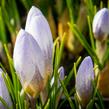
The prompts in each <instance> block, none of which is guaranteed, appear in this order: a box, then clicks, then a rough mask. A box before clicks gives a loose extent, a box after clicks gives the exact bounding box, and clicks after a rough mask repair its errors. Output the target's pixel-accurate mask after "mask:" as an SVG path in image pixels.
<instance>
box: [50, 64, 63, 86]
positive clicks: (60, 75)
mask: <svg viewBox="0 0 109 109" xmlns="http://www.w3.org/2000/svg"><path fill="white" fill-rule="evenodd" d="M58 73H59V78H60V80H64V77H65V71H64V67H63V66H61V67H60V68H59V69H58ZM53 84H54V77H53V78H52V80H51V86H52V85H53ZM60 85H61V83H60V81H59V80H58V87H60Z"/></svg>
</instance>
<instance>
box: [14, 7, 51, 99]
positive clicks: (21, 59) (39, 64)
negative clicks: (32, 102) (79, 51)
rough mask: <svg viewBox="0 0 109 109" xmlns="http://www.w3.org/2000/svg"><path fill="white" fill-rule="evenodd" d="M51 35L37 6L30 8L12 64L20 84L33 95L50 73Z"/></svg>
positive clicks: (18, 37) (43, 84)
mask: <svg viewBox="0 0 109 109" xmlns="http://www.w3.org/2000/svg"><path fill="white" fill-rule="evenodd" d="M52 47H53V41H52V35H51V31H50V27H49V25H48V22H47V20H46V19H45V17H44V16H43V14H42V13H41V11H40V10H39V9H38V8H35V7H34V6H33V7H32V8H31V9H30V11H29V13H28V17H27V22H26V27H25V30H23V29H21V30H20V32H19V34H18V36H17V39H16V43H15V48H14V54H13V58H14V66H15V69H16V71H17V73H18V75H19V77H20V80H21V83H22V86H23V88H24V90H25V92H27V93H28V94H29V95H31V96H32V97H35V96H36V95H38V94H39V93H40V92H41V91H42V90H43V89H44V88H45V86H46V84H47V81H48V78H49V77H50V75H51V73H52Z"/></svg>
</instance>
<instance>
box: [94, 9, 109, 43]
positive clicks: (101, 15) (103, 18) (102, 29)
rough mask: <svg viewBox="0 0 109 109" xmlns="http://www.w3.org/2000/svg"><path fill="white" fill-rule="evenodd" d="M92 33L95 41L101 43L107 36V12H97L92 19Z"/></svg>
mask: <svg viewBox="0 0 109 109" xmlns="http://www.w3.org/2000/svg"><path fill="white" fill-rule="evenodd" d="M93 33H94V37H95V39H98V40H100V41H103V40H105V39H106V37H107V35H108V34H109V10H108V9H107V8H103V9H101V10H99V11H98V12H97V13H96V14H95V16H94V19H93Z"/></svg>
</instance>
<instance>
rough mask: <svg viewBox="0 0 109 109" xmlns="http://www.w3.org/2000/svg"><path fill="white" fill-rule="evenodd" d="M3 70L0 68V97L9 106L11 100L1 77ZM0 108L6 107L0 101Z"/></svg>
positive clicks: (10, 105) (4, 108)
mask: <svg viewBox="0 0 109 109" xmlns="http://www.w3.org/2000/svg"><path fill="white" fill-rule="evenodd" d="M2 74H3V71H2V70H1V69H0V97H2V98H3V99H4V100H5V102H6V103H7V105H8V106H9V107H12V101H11V98H10V95H9V92H8V89H7V87H6V84H5V81H4V79H3V77H2ZM0 109H6V107H5V106H4V105H3V104H2V103H1V101H0Z"/></svg>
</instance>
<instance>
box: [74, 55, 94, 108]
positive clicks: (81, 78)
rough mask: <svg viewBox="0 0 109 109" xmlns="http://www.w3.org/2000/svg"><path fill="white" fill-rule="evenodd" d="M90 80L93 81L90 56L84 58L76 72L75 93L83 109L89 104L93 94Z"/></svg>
mask: <svg viewBox="0 0 109 109" xmlns="http://www.w3.org/2000/svg"><path fill="white" fill-rule="evenodd" d="M92 80H94V70H93V62H92V59H91V57H90V56H88V57H86V58H85V59H84V60H83V61H82V63H81V64H80V67H79V69H78V72H77V76H76V86H75V87H76V92H77V96H78V98H79V100H80V102H81V104H82V106H83V107H85V106H86V104H87V103H88V102H89V100H90V97H91V96H92V93H93V85H92Z"/></svg>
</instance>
